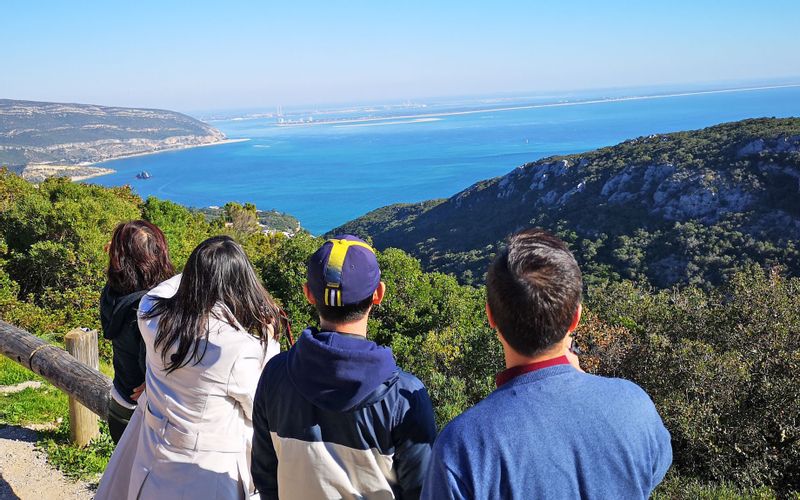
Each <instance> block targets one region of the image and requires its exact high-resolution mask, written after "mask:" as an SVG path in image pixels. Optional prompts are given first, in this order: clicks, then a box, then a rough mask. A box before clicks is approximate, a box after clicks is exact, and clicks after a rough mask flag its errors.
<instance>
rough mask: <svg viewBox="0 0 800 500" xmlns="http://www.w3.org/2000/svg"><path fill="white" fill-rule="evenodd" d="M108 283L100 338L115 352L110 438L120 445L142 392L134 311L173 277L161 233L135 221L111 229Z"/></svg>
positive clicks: (139, 339) (141, 353) (140, 345)
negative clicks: (158, 286)
mask: <svg viewBox="0 0 800 500" xmlns="http://www.w3.org/2000/svg"><path fill="white" fill-rule="evenodd" d="M108 256H109V260H108V282H107V283H106V286H105V287H104V288H103V292H102V293H101V295H100V324H101V325H102V327H103V336H104V337H105V338H107V339H109V340H110V341H111V346H112V348H113V351H114V359H113V362H114V385H113V386H112V388H111V397H110V398H109V408H108V429H109V431H110V432H111V439H113V440H114V442H115V443H118V442H119V439H120V438H121V437H122V433H123V432H124V431H125V427H126V426H127V425H128V421H129V420H130V418H131V415H133V411H134V410H135V409H136V400H137V399H139V395H140V394H141V392H142V391H143V390H144V376H145V363H144V359H145V349H144V343H143V342H142V336H141V334H140V333H139V326H138V324H137V322H136V310H137V309H138V308H139V300H140V299H141V298H142V296H143V295H144V294H145V293H147V291H148V290H150V289H151V288H153V287H154V286H156V285H157V284H159V283H161V282H162V281H165V280H167V279H168V278H170V277H172V276H173V275H174V274H175V269H174V267H173V266H172V263H171V262H170V259H169V252H168V250H167V241H166V239H165V238H164V233H162V232H161V230H160V229H159V228H157V227H156V226H154V225H153V224H151V223H149V222H147V221H144V220H136V221H131V222H125V223H122V224H120V225H118V226H117V227H116V229H114V235H113V236H112V238H111V242H110V243H109V245H108Z"/></svg>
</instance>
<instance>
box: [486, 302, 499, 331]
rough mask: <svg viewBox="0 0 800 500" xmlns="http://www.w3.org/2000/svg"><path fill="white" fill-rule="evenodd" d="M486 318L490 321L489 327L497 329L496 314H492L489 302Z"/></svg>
mask: <svg viewBox="0 0 800 500" xmlns="http://www.w3.org/2000/svg"><path fill="white" fill-rule="evenodd" d="M486 319H487V320H488V321H489V327H490V328H494V329H495V330H496V329H497V323H495V321H494V316H492V309H491V308H490V307H489V303H488V302H487V303H486Z"/></svg>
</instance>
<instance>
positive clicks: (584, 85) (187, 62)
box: [0, 0, 800, 111]
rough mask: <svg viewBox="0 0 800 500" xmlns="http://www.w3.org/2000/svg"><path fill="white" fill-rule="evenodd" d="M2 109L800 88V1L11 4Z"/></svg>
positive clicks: (2, 57) (1, 27) (51, 0)
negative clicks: (729, 86)
mask: <svg viewBox="0 0 800 500" xmlns="http://www.w3.org/2000/svg"><path fill="white" fill-rule="evenodd" d="M0 17H2V19H3V21H2V23H0V46H2V47H3V49H2V52H0V98H3V97H5V98H12V99H31V100H50V101H70V102H91V103H98V104H109V105H123V106H147V107H163V108H172V109H178V110H185V111H190V110H206V109H225V108H250V107H267V106H274V105H276V104H283V105H290V104H307V103H308V104H310V103H332V102H348V101H349V102H353V101H364V100H402V99H414V98H422V97H429V96H447V95H467V94H482V93H494V92H545V91H559V90H573V89H591V88H607V87H628V86H646V85H656V84H684V83H696V82H716V81H733V80H741V79H748V80H765V81H766V80H769V79H778V78H784V79H787V78H788V79H790V80H794V81H800V35H798V27H797V22H798V19H800V1H798V0H764V1H757V2H756V1H752V0H725V1H717V0H714V1H711V0H689V1H684V0H671V1H663V2H656V1H649V0H639V1H620V0H603V1H599V0H586V1H570V0H564V1H548V2H545V1H536V0H527V1H524V0H523V1H503V0H493V1H470V0H460V1H449V0H446V1H445V0H422V1H418V0H403V1H393V2H390V1H380V0H373V1H345V0H322V1H314V2H311V1H303V0H292V1H269V0H253V1H241V0H227V1H221V0H214V1H205V0H191V1H177V0H159V1H150V0H137V1H130V2H117V1H108V0H104V1H92V0H80V1H74V2H70V1H63V0H37V1H32V0H2V5H0Z"/></svg>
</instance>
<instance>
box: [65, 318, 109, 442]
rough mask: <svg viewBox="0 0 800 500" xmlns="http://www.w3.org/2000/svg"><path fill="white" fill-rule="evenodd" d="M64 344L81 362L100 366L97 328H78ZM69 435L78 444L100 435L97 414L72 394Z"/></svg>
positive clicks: (68, 335)
mask: <svg viewBox="0 0 800 500" xmlns="http://www.w3.org/2000/svg"><path fill="white" fill-rule="evenodd" d="M64 345H65V346H66V348H67V352H68V353H70V354H72V356H73V357H74V358H75V359H77V360H78V361H80V362H81V363H83V364H85V365H86V366H88V367H89V368H93V369H95V370H97V369H99V368H100V360H99V356H98V351H97V331H96V330H89V331H84V330H81V329H80V328H76V329H74V330H72V331H71V332H69V333H67V334H66V335H65V336H64ZM69 435H70V439H72V442H73V443H75V444H77V445H78V446H86V445H87V444H89V441H91V440H92V439H94V438H95V437H97V436H99V435H100V428H99V427H98V422H97V415H95V414H94V413H92V411H91V410H90V409H88V408H86V407H85V406H83V405H82V404H80V403H79V402H78V400H76V399H75V398H74V397H72V396H70V398H69Z"/></svg>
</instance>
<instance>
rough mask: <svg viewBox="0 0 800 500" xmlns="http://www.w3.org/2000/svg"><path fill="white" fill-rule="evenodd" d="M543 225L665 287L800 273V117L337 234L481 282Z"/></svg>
mask: <svg viewBox="0 0 800 500" xmlns="http://www.w3.org/2000/svg"><path fill="white" fill-rule="evenodd" d="M401 214H405V216H403V215H401ZM387 221H390V222H387ZM531 225H539V226H543V227H546V228H548V229H551V230H553V231H557V232H559V233H560V234H561V235H562V236H564V237H565V238H567V239H568V240H570V242H571V244H572V247H573V249H574V250H575V251H576V254H578V255H577V256H578V257H579V259H580V260H583V262H584V264H586V265H587V266H589V267H592V268H593V269H594V270H595V271H597V272H598V274H601V275H602V274H617V275H619V276H622V277H631V278H646V279H648V280H650V281H651V282H652V283H654V284H656V285H658V286H669V285H672V284H675V283H680V282H695V281H700V282H715V281H718V280H719V279H720V278H722V277H723V276H724V275H726V274H727V273H728V272H729V271H730V270H732V269H733V268H734V267H736V266H738V265H745V264H749V263H759V264H762V265H774V264H778V263H780V264H782V265H783V266H785V267H789V271H790V272H793V273H798V272H800V262H799V261H798V256H797V254H798V252H797V248H798V247H799V246H800V120H798V119H759V120H746V121H743V122H737V123H730V124H723V125H718V126H715V127H710V128H708V129H704V130H699V131H693V132H681V133H675V134H668V135H655V136H650V137H643V138H638V139H633V140H630V141H626V142H624V143H622V144H619V145H617V146H614V147H610V148H604V149H600V150H596V151H591V152H588V153H584V154H580V155H571V156H564V157H555V158H548V159H544V160H541V161H537V162H534V163H528V164H525V165H522V166H520V167H518V168H516V169H515V170H513V171H511V172H510V173H508V174H506V175H504V176H502V177H498V178H495V179H491V180H487V181H482V182H479V183H477V184H475V185H473V186H471V187H470V188H468V189H466V190H464V191H462V192H460V193H458V194H456V195H455V196H453V197H451V198H449V199H447V200H444V201H439V202H433V203H428V205H427V206H424V207H423V206H422V205H405V206H393V207H386V208H382V209H379V210H376V211H374V212H372V213H370V214H367V215H365V216H363V217H361V218H359V219H356V220H355V221H352V222H350V223H348V224H346V225H344V226H343V227H341V228H337V229H336V230H335V231H334V232H337V231H353V232H356V233H359V234H363V235H369V236H371V237H372V238H373V240H374V242H375V244H376V245H377V246H378V247H387V246H396V247H399V248H403V249H405V250H407V251H409V252H411V253H414V254H416V255H417V256H419V257H420V258H421V259H422V260H423V263H424V264H425V265H426V266H427V267H428V268H429V269H436V270H442V271H448V272H453V273H455V274H457V275H460V276H462V277H463V278H465V279H466V280H467V281H471V280H474V281H481V279H482V278H481V277H482V276H483V272H484V271H485V267H486V265H487V264H488V262H489V261H490V258H491V256H492V255H493V252H494V251H495V250H496V248H497V244H498V242H499V241H500V240H502V239H503V238H505V237H506V236H507V235H508V234H509V233H511V232H513V231H515V230H517V229H519V228H521V227H526V226H531Z"/></svg>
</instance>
